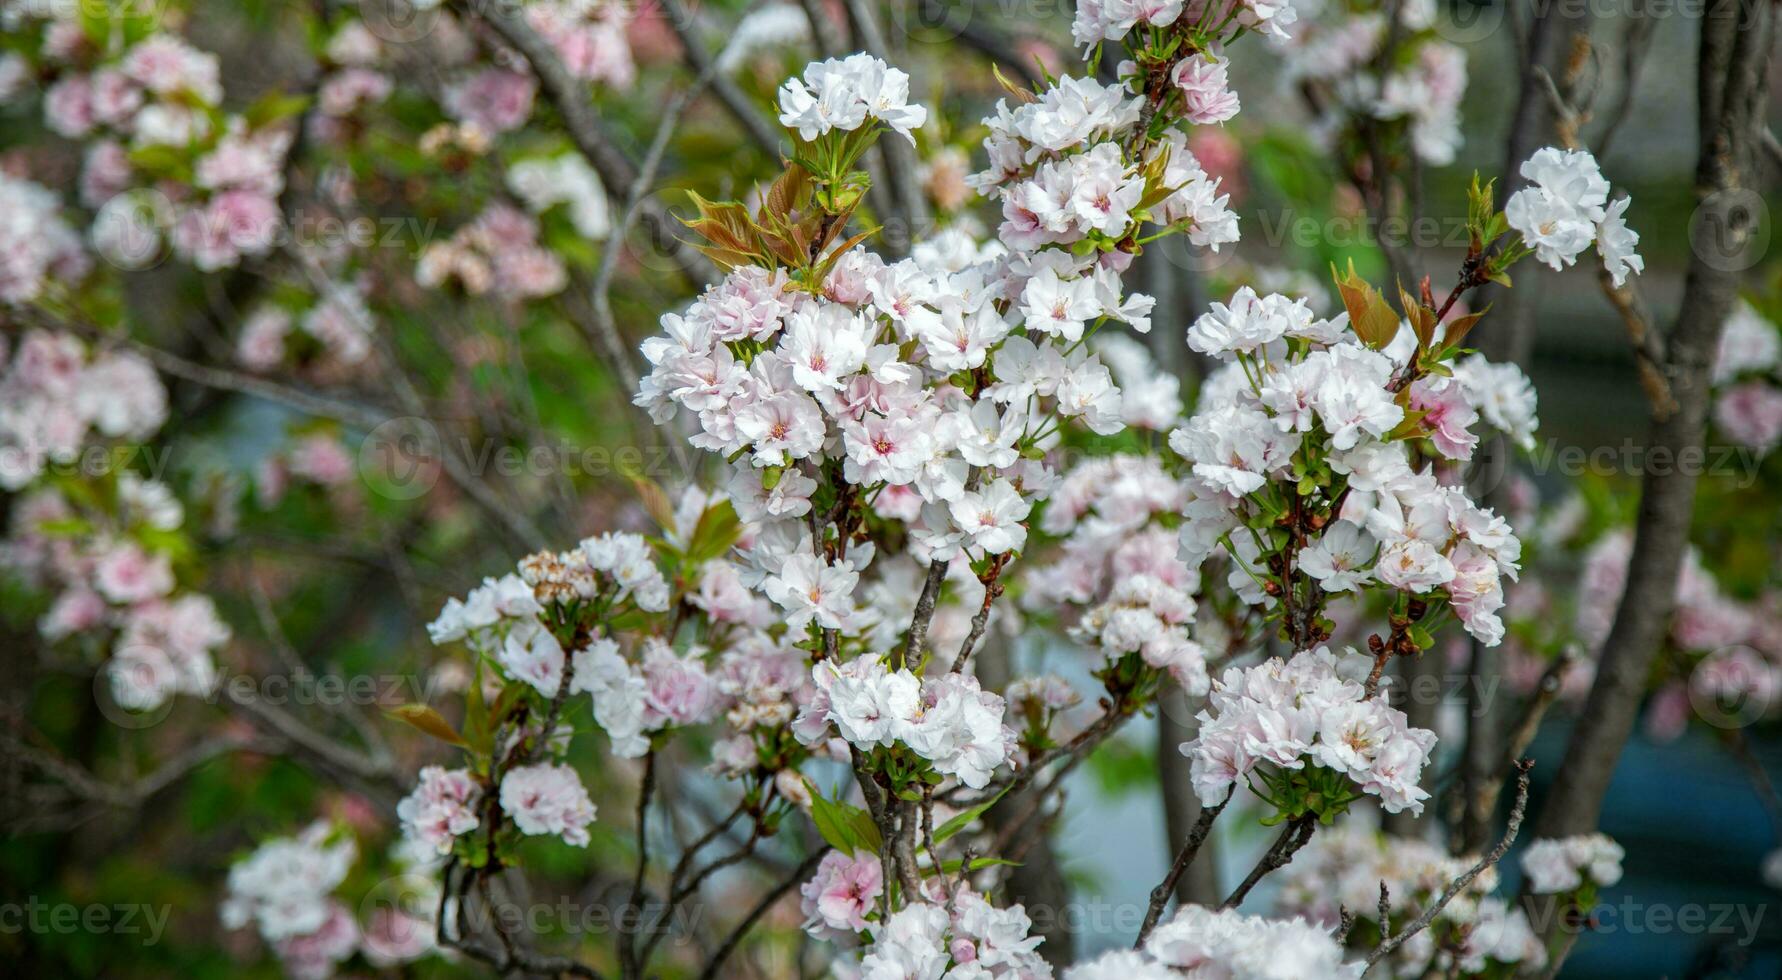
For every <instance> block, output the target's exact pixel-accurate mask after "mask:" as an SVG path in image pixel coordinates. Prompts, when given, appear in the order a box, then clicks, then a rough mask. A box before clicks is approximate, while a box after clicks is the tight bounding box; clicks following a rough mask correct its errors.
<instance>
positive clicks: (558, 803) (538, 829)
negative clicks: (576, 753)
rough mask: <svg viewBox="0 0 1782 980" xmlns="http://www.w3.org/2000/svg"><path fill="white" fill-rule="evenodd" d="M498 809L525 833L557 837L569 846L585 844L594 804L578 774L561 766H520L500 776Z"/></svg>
mask: <svg viewBox="0 0 1782 980" xmlns="http://www.w3.org/2000/svg"><path fill="white" fill-rule="evenodd" d="M501 810H502V812H503V813H505V814H507V815H508V817H509V818H510V819H512V820H513V822H514V826H516V827H518V828H519V830H520V832H521V833H523V834H527V835H538V834H544V835H551V836H556V837H561V838H562V839H563V842H564V843H565V844H569V845H570V846H572V847H586V846H588V841H589V836H588V825H589V824H591V823H593V822H594V804H593V802H591V801H590V800H589V799H588V791H587V789H586V788H585V787H583V786H582V780H581V777H580V776H578V775H576V771H575V770H574V769H571V768H570V767H568V766H565V765H552V764H549V763H540V764H537V765H531V766H521V767H519V768H517V769H513V770H511V771H509V772H508V773H507V774H506V775H504V776H503V777H502V779H501Z"/></svg>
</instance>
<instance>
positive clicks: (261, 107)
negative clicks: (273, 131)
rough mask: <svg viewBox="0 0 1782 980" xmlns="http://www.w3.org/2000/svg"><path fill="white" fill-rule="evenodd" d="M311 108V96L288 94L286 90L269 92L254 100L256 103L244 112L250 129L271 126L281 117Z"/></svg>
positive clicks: (288, 116) (290, 115)
mask: <svg viewBox="0 0 1782 980" xmlns="http://www.w3.org/2000/svg"><path fill="white" fill-rule="evenodd" d="M307 108H309V96H307V95H287V94H285V93H284V92H267V93H266V94H265V95H262V96H260V97H259V98H258V99H256V100H254V104H253V105H250V106H248V107H247V111H246V112H244V113H242V115H243V117H244V118H245V119H246V120H247V124H248V128H249V129H259V128H261V127H262V126H269V125H271V124H272V123H275V122H278V121H279V120H281V119H289V118H291V117H292V116H295V115H297V114H299V113H301V112H302V111H303V110H305V109H307Z"/></svg>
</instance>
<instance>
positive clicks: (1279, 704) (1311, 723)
mask: <svg viewBox="0 0 1782 980" xmlns="http://www.w3.org/2000/svg"><path fill="white" fill-rule="evenodd" d="M1356 659H1359V658H1356ZM1209 703H1210V710H1208V711H1202V712H1201V713H1200V714H1198V715H1197V716H1196V717H1197V719H1198V720H1199V721H1200V732H1199V735H1198V736H1197V737H1196V738H1195V739H1194V740H1193V741H1190V742H1184V743H1182V754H1183V755H1186V756H1187V757H1188V758H1189V759H1190V760H1191V763H1192V764H1191V766H1190V772H1191V778H1192V780H1193V783H1194V792H1195V794H1196V795H1198V796H1199V797H1200V800H1201V803H1202V804H1203V805H1206V806H1214V805H1217V804H1218V803H1220V802H1221V801H1222V800H1224V799H1225V798H1226V795H1227V794H1228V792H1230V790H1231V789H1232V787H1234V786H1238V785H1242V784H1246V783H1247V782H1248V781H1249V777H1250V774H1251V773H1252V772H1254V771H1255V770H1256V769H1257V768H1258V767H1259V766H1266V767H1268V768H1269V770H1270V771H1275V770H1303V769H1305V768H1306V767H1307V766H1308V765H1311V766H1319V767H1322V768H1324V769H1327V770H1330V771H1333V772H1337V773H1341V774H1343V775H1345V776H1347V777H1348V779H1349V780H1350V781H1351V782H1352V783H1353V784H1354V785H1355V788H1356V789H1358V790H1359V791H1360V792H1362V793H1366V794H1368V795H1370V796H1375V797H1378V798H1379V801H1380V805H1381V807H1382V808H1384V809H1385V810H1386V811H1387V812H1389V813H1397V812H1399V811H1401V810H1406V809H1409V810H1410V811H1411V812H1413V813H1422V812H1423V801H1424V800H1426V799H1428V798H1429V793H1428V792H1427V791H1425V790H1424V789H1423V788H1422V787H1420V786H1418V785H1417V783H1418V779H1419V777H1420V776H1421V775H1422V773H1423V766H1424V764H1425V763H1426V762H1428V761H1429V751H1430V749H1431V748H1433V747H1434V746H1435V740H1436V738H1435V733H1434V732H1432V731H1429V730H1428V729H1423V728H1414V727H1412V726H1411V725H1410V724H1409V722H1408V721H1407V719H1406V718H1405V713H1404V712H1402V711H1399V710H1398V709H1396V708H1393V707H1392V706H1391V705H1389V704H1387V703H1386V700H1385V698H1384V697H1380V696H1374V697H1368V696H1367V691H1366V689H1365V688H1364V687H1363V685H1362V684H1361V683H1360V682H1358V681H1356V680H1353V679H1348V678H1345V677H1343V676H1342V675H1341V673H1339V669H1338V661H1337V657H1336V655H1335V654H1333V653H1331V652H1330V651H1329V650H1328V649H1327V648H1324V647H1320V648H1318V649H1317V650H1304V651H1301V652H1299V653H1296V654H1294V655H1293V657H1292V659H1289V660H1284V661H1283V660H1279V659H1269V660H1265V661H1263V662H1262V663H1260V664H1257V665H1256V666H1254V667H1248V668H1241V667H1232V668H1229V669H1227V670H1226V671H1225V673H1224V675H1223V676H1221V677H1219V678H1218V679H1216V680H1215V681H1213V684H1212V693H1211V700H1210V702H1209Z"/></svg>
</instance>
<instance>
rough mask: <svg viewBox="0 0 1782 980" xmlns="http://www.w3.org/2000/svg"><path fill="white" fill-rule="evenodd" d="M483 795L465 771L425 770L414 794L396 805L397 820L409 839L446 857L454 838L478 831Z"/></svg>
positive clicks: (438, 768)
mask: <svg viewBox="0 0 1782 980" xmlns="http://www.w3.org/2000/svg"><path fill="white" fill-rule="evenodd" d="M482 795H483V792H482V787H480V786H478V785H477V783H476V779H475V777H473V776H472V775H471V773H470V771H469V770H468V769H449V770H448V769H445V768H443V767H441V766H428V767H426V768H425V769H422V770H421V773H420V776H419V777H418V779H417V780H416V783H415V788H414V791H413V792H411V793H409V794H408V795H407V796H405V797H403V798H402V800H401V802H399V803H397V804H396V817H397V819H398V820H400V821H402V831H403V833H404V834H405V835H406V836H407V837H408V838H409V839H411V840H414V841H416V842H418V843H419V844H421V845H422V846H423V847H425V848H426V849H428V850H429V851H432V852H433V853H437V854H449V853H450V852H451V850H452V842H453V841H454V840H455V839H456V838H458V837H459V836H460V835H462V834H467V833H469V832H470V831H472V830H475V829H476V828H477V826H478V824H479V822H480V821H479V820H478V818H477V803H478V802H479V801H480V800H481V799H482Z"/></svg>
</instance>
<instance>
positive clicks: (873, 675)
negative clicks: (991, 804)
mask: <svg viewBox="0 0 1782 980" xmlns="http://www.w3.org/2000/svg"><path fill="white" fill-rule="evenodd" d="M811 678H812V681H813V683H814V684H815V691H814V693H813V695H812V697H811V699H810V701H809V702H807V703H806V704H805V705H804V706H803V708H802V710H801V711H800V712H799V716H798V718H797V719H796V720H795V722H794V732H795V734H796V735H797V736H798V738H799V740H800V741H803V742H804V743H805V744H807V745H809V744H816V743H818V742H820V741H821V740H823V739H826V738H828V737H830V736H831V734H832V733H833V734H834V735H837V736H839V737H840V738H842V739H843V740H844V741H846V742H847V744H849V745H851V746H853V747H854V748H856V749H860V750H863V751H869V750H871V749H873V748H877V747H888V746H891V745H902V746H905V747H907V748H908V749H909V750H910V751H912V752H914V753H915V754H916V755H917V756H919V757H921V758H923V759H925V760H927V761H928V762H929V763H930V764H931V765H932V766H933V768H934V771H935V772H937V773H940V774H941V775H943V776H952V777H954V778H957V779H958V780H959V781H960V782H962V783H964V784H965V785H967V786H970V787H971V788H973V789H982V788H983V787H984V786H986V785H988V784H989V782H990V775H991V773H993V772H994V771H995V770H996V767H997V766H1000V765H1002V764H1003V763H1004V762H1005V761H1007V760H1008V758H1009V754H1010V752H1011V751H1012V750H1013V748H1014V732H1013V731H1012V730H1010V729H1009V728H1008V727H1007V726H1005V725H1004V724H1003V713H1004V708H1005V705H1004V702H1003V699H1002V697H1001V695H998V694H995V693H993V692H991V691H985V690H983V689H982V688H981V687H980V686H979V685H978V679H977V678H976V677H973V676H971V675H970V674H954V673H947V674H940V675H938V676H932V677H918V676H916V674H914V673H913V672H911V671H910V670H909V669H908V668H905V667H899V668H897V669H896V670H892V669H890V668H888V667H887V666H886V665H885V663H884V662H883V661H882V660H880V659H879V658H877V657H871V656H863V657H857V658H855V659H853V660H850V661H848V662H847V663H845V664H836V663H834V662H832V661H827V660H826V661H824V662H822V663H819V664H818V665H816V666H815V667H813V668H812V669H811Z"/></svg>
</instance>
